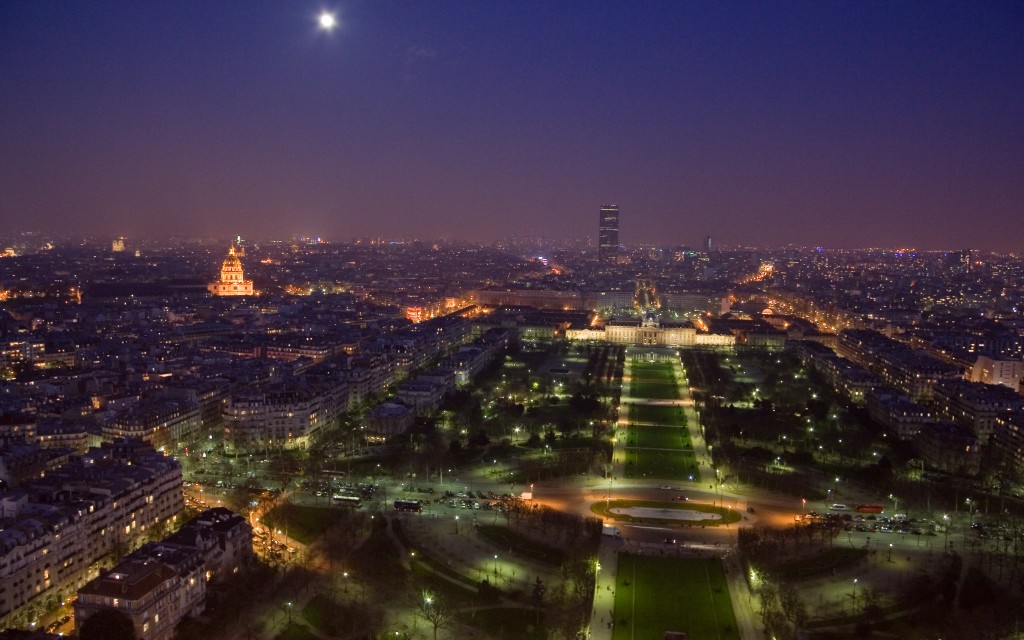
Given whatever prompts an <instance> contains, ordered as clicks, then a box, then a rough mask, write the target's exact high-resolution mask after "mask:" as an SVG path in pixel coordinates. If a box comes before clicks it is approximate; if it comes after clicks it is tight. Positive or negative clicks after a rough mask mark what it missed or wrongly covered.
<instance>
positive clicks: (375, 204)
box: [0, 2, 1024, 251]
mask: <svg viewBox="0 0 1024 640" xmlns="http://www.w3.org/2000/svg"><path fill="white" fill-rule="evenodd" d="M322 11H329V12H331V13H332V14H333V15H335V16H336V20H337V25H336V26H335V27H334V28H333V29H330V30H327V29H323V28H321V27H320V25H319V23H318V15H319V14H320V13H321V12H322ZM1022 24H1024V9H1022V6H1021V5H1020V3H1014V2H989V3H946V2H943V3H899V4H892V3H828V4H822V3H813V2H787V3H776V4H771V5H764V4H761V3H753V2H732V3H714V4H711V3H645V4H641V5H639V6H636V5H632V4H621V3H611V2H559V3H516V2H491V3H476V2H444V3H397V2H383V3H378V2H338V3H333V4H330V5H321V4H317V3H301V2H300V3H243V2H222V3H207V2H175V3H142V4H140V3H130V2H90V3H74V4H68V3H61V2H16V3H4V5H3V6H2V7H0V84H2V86H3V87H5V90H4V94H5V95H4V98H3V100H0V148H3V149H4V152H3V161H2V163H0V221H2V223H3V226H4V227H5V228H7V229H10V230H35V231H44V232H50V231H52V230H55V229H60V230H62V231H68V232H75V233H86V232H89V233H107V234H125V235H128V236H131V237H137V238H139V237H166V236H170V235H195V236H215V237H227V236H232V235H234V234H236V233H239V232H242V233H247V234H248V235H250V236H251V237H254V238H278V237H288V236H291V235H293V234H310V235H320V236H324V237H328V238H334V239H348V238H351V237H353V236H383V237H410V236H418V237H424V238H444V237H447V238H461V239H469V240H485V241H489V240H493V239H497V238H502V237H506V236H509V235H513V234H536V235H544V236H547V237H563V238H579V237H587V236H589V237H591V238H593V236H594V233H593V224H594V218H595V215H596V213H595V212H596V208H597V207H598V206H599V205H601V204H605V203H615V204H618V205H619V206H620V207H621V210H622V218H623V223H622V241H623V242H625V243H627V244H629V243H642V242H654V241H658V242H669V243H676V244H687V243H688V244H696V243H699V241H700V238H702V237H703V236H704V235H705V234H708V233H714V234H715V236H716V238H720V242H722V243H725V244H731V245H744V244H745V245H760V246H779V245H786V244H798V245H810V246H817V245H821V246H832V247H857V246H889V247H896V246H913V247H917V248H938V249H959V248H964V247H971V248H980V249H990V250H999V251H1014V250H1019V249H1020V239H1021V238H1020V234H1019V233H1015V232H1012V231H1013V230H1014V229H1017V228H1018V224H1019V216H1020V213H1021V209H1022V207H1021V204H1022V202H1024V197H1022V196H1024V180H1021V179H1020V177H1021V176H1022V175H1024V145H1022V144H1021V142H1022V139H1024V74H1021V71H1020V61H1021V59H1024V37H1022V29H1021V26H1022Z"/></svg>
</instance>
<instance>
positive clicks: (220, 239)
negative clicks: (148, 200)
mask: <svg viewBox="0 0 1024 640" xmlns="http://www.w3.org/2000/svg"><path fill="white" fill-rule="evenodd" d="M28 234H32V235H35V236H37V237H38V238H39V239H40V240H42V239H46V240H55V241H57V242H58V244H56V245H55V246H54V248H64V247H73V246H74V243H76V242H79V243H82V244H84V246H95V247H97V248H104V247H106V248H107V249H109V248H110V247H109V246H107V245H109V243H111V242H112V241H113V240H115V239H118V238H124V240H125V241H126V243H127V245H126V249H125V254H129V253H130V252H131V251H132V250H133V249H134V248H137V247H135V246H134V245H133V244H132V243H133V242H135V243H143V244H147V245H152V244H156V245H159V246H161V247H162V248H169V247H170V246H171V245H170V244H166V245H161V243H171V242H186V243H199V244H204V245H215V246H219V245H223V247H224V251H225V252H226V251H227V250H228V248H230V247H231V246H234V245H235V244H236V243H235V238H236V237H237V236H238V234H234V235H225V236H174V235H164V236H157V235H153V236H136V237H133V236H128V235H124V234H118V233H113V234H89V235H86V236H83V237H77V236H69V235H61V236H54V235H48V234H47V232H44V231H16V232H13V233H12V232H9V234H8V235H7V236H0V240H3V239H5V238H6V239H7V240H8V243H9V241H10V240H11V239H13V238H16V237H18V236H22V235H28ZM317 238H319V242H308V243H307V245H306V246H315V245H317V244H321V245H325V246H329V245H337V246H344V245H353V246H355V245H362V246H387V245H395V246H402V245H407V244H412V243H420V244H426V245H429V244H434V243H444V244H466V245H471V246H490V245H494V244H498V243H512V242H520V243H524V244H525V243H528V242H536V243H547V244H550V245H574V244H575V245H577V246H575V247H573V248H579V249H590V250H593V251H594V252H595V253H596V252H597V248H598V247H597V243H596V241H595V240H594V238H590V242H589V243H587V244H586V246H585V247H584V246H582V245H583V244H584V243H585V242H586V241H587V239H586V238H578V239H577V238H572V237H561V238H559V237H551V238H536V237H530V236H506V237H502V238H493V239H486V240H475V239H469V238H420V237H387V236H350V237H346V238H329V237H325V236H319V237H318V236H305V240H315V239H317ZM302 239H303V238H302V237H299V238H295V237H288V238H272V237H250V236H246V235H243V236H242V240H243V243H244V244H246V245H250V246H251V245H254V244H275V245H283V244H292V243H295V242H297V241H299V240H302ZM712 239H713V240H714V241H715V246H714V247H713V248H712V252H714V251H720V250H721V251H745V250H750V251H785V250H794V251H816V250H817V251H822V252H835V251H840V252H844V251H848V252H889V253H900V254H903V253H955V252H959V251H979V252H983V253H986V254H993V255H1004V256H1017V255H1021V254H1024V250H1022V251H998V250H991V249H986V248H983V247H971V246H961V247H944V248H941V247H915V246H861V247H855V246H849V247H841V246H826V245H820V244H807V245H798V244H783V245H755V244H733V243H720V242H718V240H717V238H714V237H713V236H712ZM620 246H621V247H622V248H623V249H624V250H627V251H631V250H641V249H651V248H658V249H679V248H687V249H691V250H694V251H695V252H696V253H703V250H702V249H701V248H700V246H699V243H683V244H658V243H653V242H632V243H628V244H625V243H623V244H621V245H620ZM552 248H556V247H552ZM2 249H3V247H0V250H2ZM0 257H2V256H0Z"/></svg>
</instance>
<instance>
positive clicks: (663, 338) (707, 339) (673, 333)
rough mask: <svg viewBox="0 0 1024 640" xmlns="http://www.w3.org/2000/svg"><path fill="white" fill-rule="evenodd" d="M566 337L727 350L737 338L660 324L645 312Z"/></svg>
mask: <svg viewBox="0 0 1024 640" xmlns="http://www.w3.org/2000/svg"><path fill="white" fill-rule="evenodd" d="M565 337H566V338H567V339H568V340H601V341H606V342H614V343H616V344H636V345H652V346H664V347H692V346H715V347H730V346H733V345H735V344H736V336H734V335H732V334H717V333H699V332H698V331H697V329H695V328H694V327H692V326H689V325H677V324H665V325H662V323H661V322H659V321H658V317H657V315H656V314H655V313H654V312H648V313H647V314H646V315H645V316H644V319H643V320H642V321H641V322H630V321H621V320H620V321H615V320H613V321H611V322H609V323H608V324H607V325H605V327H604V328H603V329H567V330H566V332H565Z"/></svg>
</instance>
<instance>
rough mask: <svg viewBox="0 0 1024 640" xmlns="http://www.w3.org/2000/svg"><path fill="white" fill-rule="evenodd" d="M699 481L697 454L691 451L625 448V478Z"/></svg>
mask: <svg viewBox="0 0 1024 640" xmlns="http://www.w3.org/2000/svg"><path fill="white" fill-rule="evenodd" d="M690 476H693V480H692V482H700V472H699V471H697V456H695V455H694V454H693V452H692V451H657V450H654V449H626V477H627V478H651V479H655V478H660V479H665V480H685V481H687V482H691V480H690Z"/></svg>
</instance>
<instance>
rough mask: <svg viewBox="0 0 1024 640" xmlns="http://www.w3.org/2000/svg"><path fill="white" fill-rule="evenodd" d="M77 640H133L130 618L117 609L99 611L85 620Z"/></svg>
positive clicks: (133, 633)
mask: <svg viewBox="0 0 1024 640" xmlns="http://www.w3.org/2000/svg"><path fill="white" fill-rule="evenodd" d="M78 637H79V640H135V639H136V637H137V636H136V635H135V626H134V625H132V621H131V618H129V617H128V616H126V615H125V614H123V613H121V612H120V611H118V610H117V609H100V610H99V611H97V612H96V613H94V614H92V615H91V616H89V617H88V618H86V619H85V622H83V623H82V625H81V626H80V627H79V630H78Z"/></svg>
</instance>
